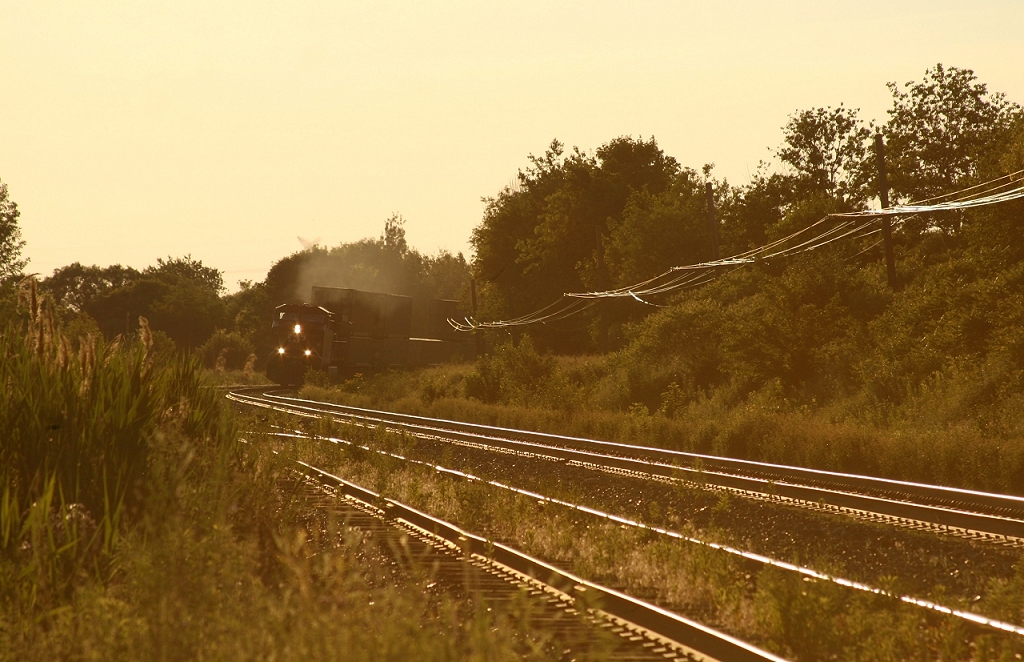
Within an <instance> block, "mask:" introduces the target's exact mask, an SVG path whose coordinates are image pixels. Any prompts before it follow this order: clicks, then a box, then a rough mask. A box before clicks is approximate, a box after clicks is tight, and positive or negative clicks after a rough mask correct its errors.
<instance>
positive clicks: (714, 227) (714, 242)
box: [704, 182, 718, 261]
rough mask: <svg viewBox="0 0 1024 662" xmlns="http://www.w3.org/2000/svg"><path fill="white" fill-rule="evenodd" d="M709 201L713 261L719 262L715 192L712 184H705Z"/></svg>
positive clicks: (709, 227) (709, 226)
mask: <svg viewBox="0 0 1024 662" xmlns="http://www.w3.org/2000/svg"><path fill="white" fill-rule="evenodd" d="M704 192H705V194H706V195H707V199H708V230H709V231H710V232H711V259H712V260H714V261H717V260H718V219H716V218H715V190H714V187H713V186H711V182H708V183H706V184H704Z"/></svg>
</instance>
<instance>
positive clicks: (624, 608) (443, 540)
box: [297, 462, 785, 662]
mask: <svg viewBox="0 0 1024 662" xmlns="http://www.w3.org/2000/svg"><path fill="white" fill-rule="evenodd" d="M297 464H298V465H299V467H298V469H299V471H301V473H302V475H303V476H304V477H305V478H306V479H307V480H312V481H314V482H315V483H317V484H318V485H320V486H323V487H326V488H327V489H329V490H332V491H333V492H335V493H336V494H337V495H339V496H342V497H344V499H345V500H346V501H348V502H350V503H354V504H356V505H357V507H358V509H359V510H360V511H362V512H363V513H366V514H370V515H372V516H374V517H375V518H377V519H378V520H381V521H384V522H386V523H387V524H388V525H390V526H392V527H396V528H398V529H400V530H403V531H405V532H408V533H410V534H412V535H413V536H414V537H416V538H418V539H420V540H421V541H423V542H425V543H427V544H428V545H430V546H431V547H433V548H434V550H435V551H437V552H439V553H441V554H444V555H447V556H449V557H454V558H455V559H456V560H458V561H459V562H461V563H462V564H466V563H468V564H470V566H471V567H472V568H474V569H475V570H477V571H482V572H484V573H486V574H487V575H489V576H490V578H491V580H492V581H490V582H489V585H490V588H491V591H490V593H492V594H494V593H499V594H500V593H505V594H507V593H509V592H514V591H517V590H519V589H520V588H526V589H527V590H528V591H529V592H530V595H532V596H534V597H539V598H542V599H544V600H545V601H546V602H547V603H548V604H549V605H554V607H555V608H556V609H561V610H562V611H564V612H568V613H569V614H571V615H573V616H576V615H581V616H583V617H584V618H586V619H588V620H589V621H590V622H591V623H592V624H594V625H597V626H598V627H601V628H606V629H609V630H610V631H611V632H613V633H615V634H618V635H620V636H621V637H623V638H625V639H627V640H628V641H629V642H631V643H633V644H635V645H634V646H629V647H626V648H627V650H625V651H620V653H619V654H618V655H615V654H613V656H612V657H611V659H631V660H639V659H650V660H653V659H661V660H684V659H688V660H694V659H698V660H701V659H702V660H709V661H720V662H729V661H732V660H736V661H738V662H766V661H772V662H785V661H784V660H783V658H780V657H777V656H775V655H773V654H771V653H769V652H767V651H763V650H761V649H759V648H757V647H755V646H752V645H750V644H748V643H746V642H744V641H741V640H739V639H736V638H735V637H731V636H729V635H727V634H725V633H722V632H719V631H717V630H714V629H712V628H709V627H707V626H705V625H702V624H700V623H697V622H696V621H692V620H690V619H687V618H685V617H683V616H680V615H678V614H675V613H673V612H671V611H668V610H666V609H662V608H661V607H658V606H657V605H654V604H651V603H649V602H645V601H643V600H639V599H637V598H634V597H631V596H629V595H626V594H624V593H621V592H619V591H616V590H614V589H611V588H608V587H605V586H602V585H600V584H597V583H594V582H591V581H588V580H586V579H583V578H581V577H578V576H576V575H574V574H572V573H570V572H568V571H566V570H563V569H560V568H558V567H556V566H554V565H551V564H549V563H546V562H544V561H542V560H540V559H537V558H534V557H532V556H529V555H527V554H525V553H523V552H521V551H519V550H517V549H514V548H512V547H510V546H507V545H504V544H501V543H500V542H496V541H493V540H488V539H486V538H484V537H482V536H478V535H475V534H473V533H470V532H468V531H465V530H463V529H461V528H459V527H457V526H456V525H454V524H452V523H449V522H446V521H444V520H442V519H439V518H437V517H433V516H431V515H428V514H427V513H424V512H422V511H419V510H417V509H415V508H413V507H411V506H408V505H406V504H403V503H401V502H399V501H395V500H394V499H389V498H387V497H384V496H382V495H380V494H378V493H376V492H374V491H372V490H369V489H366V488H364V487H361V486H359V485H356V484H355V483H352V482H349V481H347V480H344V479H342V478H340V477H338V476H335V475H333V474H330V473H328V472H326V471H324V470H322V469H319V468H317V467H314V466H312V465H310V464H307V463H305V462H297ZM462 570H463V572H462V574H463V575H464V568H463V569H462ZM495 578H497V579H499V580H501V581H500V582H495V581H493V580H494V579H495ZM502 582H504V585H505V588H506V590H505V591H501V590H500V584H501V583H502ZM495 584H498V585H499V586H498V587H497V590H496V586H495Z"/></svg>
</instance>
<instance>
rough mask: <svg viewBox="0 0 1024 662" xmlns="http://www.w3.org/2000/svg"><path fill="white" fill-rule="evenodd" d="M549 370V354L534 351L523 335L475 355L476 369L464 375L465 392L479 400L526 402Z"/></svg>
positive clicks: (549, 372)
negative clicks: (482, 353)
mask: <svg viewBox="0 0 1024 662" xmlns="http://www.w3.org/2000/svg"><path fill="white" fill-rule="evenodd" d="M553 372H554V363H553V361H552V359H551V357H550V356H541V355H540V354H538V353H537V350H536V348H535V347H534V345H533V341H532V340H531V339H530V336H523V337H522V339H521V340H520V341H519V342H518V343H515V342H513V341H511V340H510V341H508V342H507V343H505V344H502V345H499V346H498V347H497V348H496V349H495V351H494V353H493V354H491V355H489V356H487V355H485V356H481V357H480V358H479V359H477V364H476V370H475V371H474V372H473V373H472V374H470V375H469V377H467V379H466V395H467V396H469V397H471V398H475V399H477V400H482V401H483V402H490V403H494V402H503V403H517V404H526V403H527V402H529V401H530V400H533V399H534V398H533V397H532V396H533V395H535V394H536V393H537V391H538V389H540V388H541V387H542V386H543V385H544V381H545V380H546V379H547V378H549V377H550V376H551V375H552V373H553Z"/></svg>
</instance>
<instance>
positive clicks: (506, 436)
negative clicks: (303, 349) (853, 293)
mask: <svg viewBox="0 0 1024 662" xmlns="http://www.w3.org/2000/svg"><path fill="white" fill-rule="evenodd" d="M228 397H229V398H230V399H233V400H236V401H239V402H246V403H248V404H255V405H260V406H269V405H273V406H274V408H280V409H282V410H286V411H290V412H291V413H295V414H303V415H307V416H323V415H330V416H333V417H335V418H338V419H341V420H348V421H350V422H353V423H357V424H362V425H367V424H372V425H378V424H384V425H392V426H396V427H397V428H398V429H400V430H402V431H404V432H408V433H410V434H414V435H420V436H429V437H435V438H436V437H440V438H449V439H452V440H455V441H460V442H463V443H472V444H478V445H484V446H491V447H497V448H502V449H505V450H510V451H513V452H526V453H530V454H535V455H543V456H547V457H552V458H557V459H560V460H566V461H574V462H580V463H582V464H585V465H591V466H596V467H600V468H616V469H621V470H625V471H631V472H637V473H642V474H649V475H654V476H661V477H665V478H671V479H681V480H685V481H688V482H692V483H697V484H702V485H710V486H715V487H723V488H728V489H733V490H739V491H743V492H748V493H754V494H757V495H761V496H765V497H769V498H775V499H778V498H782V499H788V500H793V501H796V502H801V503H810V504H822V505H828V506H831V507H834V508H839V509H848V510H852V511H857V512H863V513H868V514H876V515H881V516H885V517H888V518H896V519H898V520H911V521H914V522H921V523H925V524H928V525H934V526H940V527H947V528H953V529H958V530H963V531H967V532H977V533H981V534H984V535H988V536H999V537H1004V538H1008V539H1015V540H1018V541H1022V540H1024V519H1019V518H1017V517H1011V516H1007V515H1005V514H996V513H993V512H991V511H992V510H998V511H999V512H1001V513H1006V512H1011V513H1013V514H1014V515H1016V514H1018V513H1024V498H1021V497H1014V496H1010V495H1001V494H991V493H984V492H974V491H971V490H962V489H959V488H949V487H943V486H937V485H925V484H920V483H908V482H904V481H894V480H891V479H884V478H874V477H870V476H856V475H852V474H839V473H834V472H826V471H820V470H815V469H805V468H801V467H788V466H784V465H774V464H767V463H759V462H753V461H749V460H736V459H732V458H720V457H715V456H707V455H699V454H694V453H685V452H682V451H670V450H665V449H657V448H650V447H643V446H631V445H628V444H622V443H616V442H607V441H598V440H590V439H582V438H579V437H568V436H561V435H553V434H548V433H538V432H528V431H524V430H511V429H508V428H498V427H492V426H485V425H479V424H473V423H460V422H457V421H446V420H439V419H429V418H425V417H420V416H412V415H408V414H394V413H391V412H382V411H376V410H369V409H362V408H358V407H349V406H345V405H336V404H333V403H323V402H316V401H311V400H303V399H299V398H291V397H284V396H279V395H273V394H269V393H263V394H261V395H259V396H253V395H249V394H248V393H245V392H242V391H235V392H232V393H231V394H229V396H228ZM486 433H490V434H486ZM495 433H500V434H502V435H503V436H494V435H495ZM517 437H518V438H517ZM552 441H556V442H560V443H562V444H566V445H553V444H552V443H550V442H552ZM543 442H548V443H543ZM569 446H572V447H569ZM588 448H589V449H588ZM598 450H600V451H608V450H612V451H618V452H619V453H623V454H622V455H618V454H609V453H608V452H597V451H598ZM625 453H629V454H631V455H632V457H631V456H629V455H626V454H625ZM681 459H682V460H687V461H689V466H687V465H685V464H682V463H681V461H680V460H681ZM665 460H670V461H671V462H666V461H665ZM698 461H699V464H700V465H703V466H695V465H697V463H698ZM735 467H741V468H743V469H746V470H747V471H746V472H745V474H746V475H744V474H741V473H725V472H724V471H723V470H729V469H733V470H735ZM752 468H753V469H761V471H762V474H761V475H756V474H754V471H751V469H752ZM765 473H768V476H772V477H768V476H766V475H765ZM804 476H811V477H815V478H818V480H817V481H809V482H818V483H819V485H813V484H806V483H804V484H801V483H795V482H790V480H800V479H801V478H802V477H804ZM822 477H824V479H823V478H822ZM825 479H827V480H825ZM844 479H852V480H846V481H844ZM822 482H828V483H830V484H831V486H828V487H826V486H821V485H820V483H822ZM861 486H867V487H868V488H873V489H868V490H867V491H868V492H871V491H873V492H875V494H871V493H864V492H855V491H847V490H855V489H858V487H861ZM836 487H839V488H840V489H836ZM861 489H863V488H861ZM900 490H903V491H900ZM893 493H896V494H899V495H900V496H903V497H909V498H914V497H918V496H919V495H924V496H926V497H930V498H927V499H925V500H926V501H930V503H921V502H917V501H909V500H900V499H894V498H890V497H889V496H884V495H885V494H888V495H892V494H893ZM879 494H882V496H880V495H879ZM948 503H954V504H958V505H961V504H962V505H966V506H967V507H975V508H978V510H967V509H964V508H953V507H950V506H948V505H944V504H948ZM995 504H998V508H995V507H994V505H995ZM984 510H989V512H983V511H984Z"/></svg>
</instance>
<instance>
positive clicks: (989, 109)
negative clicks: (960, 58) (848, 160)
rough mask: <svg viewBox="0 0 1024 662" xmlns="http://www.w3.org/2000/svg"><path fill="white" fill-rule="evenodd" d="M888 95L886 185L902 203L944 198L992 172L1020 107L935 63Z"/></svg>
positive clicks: (970, 75)
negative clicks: (887, 180) (928, 198)
mask: <svg viewBox="0 0 1024 662" xmlns="http://www.w3.org/2000/svg"><path fill="white" fill-rule="evenodd" d="M888 87H889V90H890V92H891V93H892V98H893V99H892V101H893V103H892V108H890V109H889V119H888V121H887V122H886V123H885V126H884V127H882V132H883V134H884V136H885V140H886V159H887V162H888V170H889V183H890V185H891V187H892V190H893V192H894V194H895V195H896V196H897V197H898V198H899V199H902V200H909V199H921V198H926V197H930V196H934V195H941V194H943V193H949V192H951V191H954V190H956V189H958V188H963V187H966V186H970V185H971V184H973V183H976V181H977V180H978V178H979V177H980V176H982V174H983V173H985V172H991V171H992V170H994V169H995V166H996V163H997V162H998V159H999V157H1000V156H1001V155H1002V150H1001V149H1000V146H1001V145H1004V144H1005V143H1006V142H1007V141H1008V140H1009V137H1010V134H1011V133H1012V132H1013V130H1014V128H1015V127H1016V125H1017V123H1018V122H1019V121H1020V117H1021V107H1020V106H1019V105H1018V104H1016V103H1012V102H1010V101H1009V100H1007V99H1006V96H1005V95H1003V94H1001V93H989V91H988V87H987V86H986V85H985V84H984V83H981V82H978V78H977V76H975V75H974V72H973V71H972V70H970V69H959V68H957V67H948V68H947V67H944V66H943V65H942V64H937V65H935V67H933V68H931V69H928V70H927V71H925V75H924V79H923V80H922V81H920V82H914V81H910V82H908V83H906V85H905V86H904V87H903V88H900V86H899V85H897V84H896V83H889V84H888Z"/></svg>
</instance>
